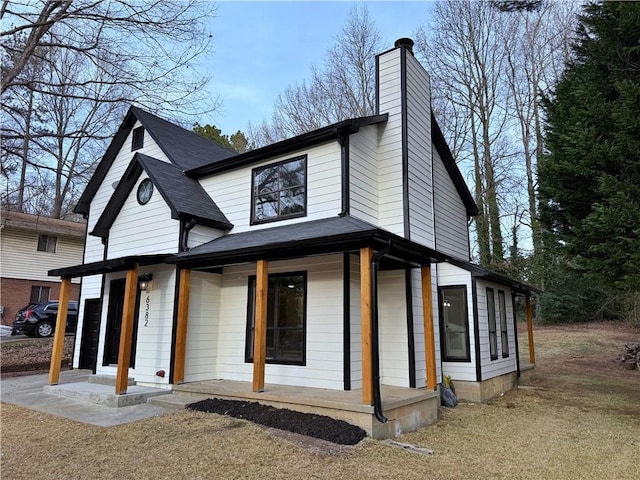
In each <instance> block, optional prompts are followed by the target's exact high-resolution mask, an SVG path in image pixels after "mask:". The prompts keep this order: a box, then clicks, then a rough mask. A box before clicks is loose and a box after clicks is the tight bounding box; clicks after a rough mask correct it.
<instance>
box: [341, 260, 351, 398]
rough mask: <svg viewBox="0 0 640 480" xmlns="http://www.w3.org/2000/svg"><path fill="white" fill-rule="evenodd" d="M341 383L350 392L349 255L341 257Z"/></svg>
mask: <svg viewBox="0 0 640 480" xmlns="http://www.w3.org/2000/svg"><path fill="white" fill-rule="evenodd" d="M342 369H343V372H342V381H343V386H344V389H345V390H351V254H350V253H349V252H346V253H344V254H343V257H342Z"/></svg>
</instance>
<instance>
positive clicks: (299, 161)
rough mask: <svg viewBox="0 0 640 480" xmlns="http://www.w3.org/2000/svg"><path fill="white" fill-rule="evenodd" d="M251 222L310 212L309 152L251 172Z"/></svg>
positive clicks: (268, 220)
mask: <svg viewBox="0 0 640 480" xmlns="http://www.w3.org/2000/svg"><path fill="white" fill-rule="evenodd" d="M251 186H252V188H251V223H252V224H255V223H264V222H271V221H274V220H280V219H285V218H295V217H303V216H305V215H306V214H307V156H306V155H303V156H302V157H296V158H293V159H290V160H285V161H283V162H278V163H274V164H271V165H267V166H265V167H257V168H254V169H253V170H252V172H251Z"/></svg>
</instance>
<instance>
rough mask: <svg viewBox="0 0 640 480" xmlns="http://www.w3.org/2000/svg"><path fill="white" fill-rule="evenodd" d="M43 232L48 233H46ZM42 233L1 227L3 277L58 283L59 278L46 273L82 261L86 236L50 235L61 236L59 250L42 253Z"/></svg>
mask: <svg viewBox="0 0 640 480" xmlns="http://www.w3.org/2000/svg"><path fill="white" fill-rule="evenodd" d="M42 234H44V235H48V234H47V233H46V232H42ZM39 235H40V233H39V232H34V231H27V230H17V229H13V228H7V227H5V228H3V229H2V234H1V238H2V248H0V265H2V276H3V277H5V278H19V279H24V280H41V281H45V282H56V281H59V279H58V278H55V277H50V276H49V275H48V274H47V272H48V271H49V270H53V269H55V268H63V267H71V266H73V265H78V264H79V263H82V250H83V247H84V241H83V239H81V238H75V237H65V236H62V235H57V234H50V235H51V236H55V237H58V241H57V243H56V252H55V253H50V252H39V251H38V237H39ZM72 282H73V283H80V279H79V278H74V279H72Z"/></svg>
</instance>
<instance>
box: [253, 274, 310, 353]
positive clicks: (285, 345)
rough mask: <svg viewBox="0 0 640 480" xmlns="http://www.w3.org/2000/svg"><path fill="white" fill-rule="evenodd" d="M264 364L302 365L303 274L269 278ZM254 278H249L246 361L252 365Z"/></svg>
mask: <svg viewBox="0 0 640 480" xmlns="http://www.w3.org/2000/svg"><path fill="white" fill-rule="evenodd" d="M268 282H269V285H268V293H267V351H266V362H267V363H278V364H285V365H304V364H305V362H306V359H305V350H306V349H305V346H306V345H305V343H306V342H305V336H306V323H307V313H306V312H307V308H306V303H307V274H306V272H295V273H278V274H272V275H269V280H268ZM255 299H256V277H255V276H251V277H249V302H248V305H249V311H248V315H247V317H248V318H247V343H246V347H245V361H246V362H253V337H254V328H255V312H256V304H255Z"/></svg>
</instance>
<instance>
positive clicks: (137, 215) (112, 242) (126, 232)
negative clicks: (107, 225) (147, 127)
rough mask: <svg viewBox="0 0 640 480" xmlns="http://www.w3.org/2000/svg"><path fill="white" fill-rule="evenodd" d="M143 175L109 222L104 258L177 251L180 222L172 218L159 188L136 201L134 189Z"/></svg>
mask: <svg viewBox="0 0 640 480" xmlns="http://www.w3.org/2000/svg"><path fill="white" fill-rule="evenodd" d="M145 178H147V176H146V174H143V175H141V176H140V178H139V179H138V181H137V182H136V184H135V186H134V187H133V189H132V190H131V193H130V194H129V197H128V198H127V200H126V201H125V202H124V205H122V209H121V210H120V212H119V213H118V216H117V217H116V219H115V221H114V222H113V225H112V226H111V229H110V231H109V250H108V257H107V258H119V257H124V256H128V255H145V254H153V253H174V252H177V251H178V238H179V234H180V222H179V221H178V220H174V219H172V218H171V209H170V208H169V206H168V205H167V203H166V202H165V201H164V199H163V198H162V195H160V192H159V191H158V189H157V188H156V189H154V192H153V196H152V197H151V200H149V202H148V203H146V204H145V205H140V204H139V203H138V200H137V198H136V191H137V189H138V185H140V183H141V182H142V181H143V180H144V179H145Z"/></svg>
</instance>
